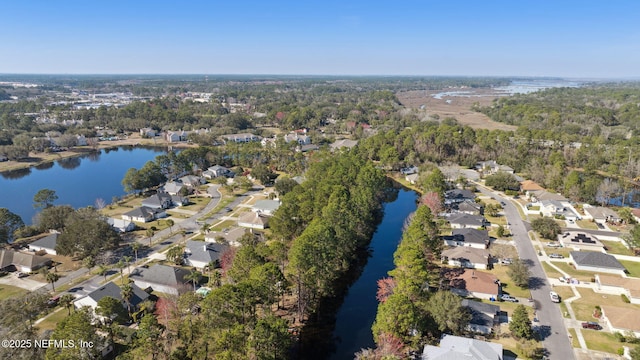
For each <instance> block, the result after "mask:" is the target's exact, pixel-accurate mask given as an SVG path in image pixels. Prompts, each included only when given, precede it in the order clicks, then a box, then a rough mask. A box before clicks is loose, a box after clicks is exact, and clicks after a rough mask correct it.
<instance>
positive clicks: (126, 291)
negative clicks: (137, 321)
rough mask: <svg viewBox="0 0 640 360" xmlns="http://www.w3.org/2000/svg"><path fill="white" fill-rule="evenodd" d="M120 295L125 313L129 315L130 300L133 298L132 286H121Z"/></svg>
mask: <svg viewBox="0 0 640 360" xmlns="http://www.w3.org/2000/svg"><path fill="white" fill-rule="evenodd" d="M120 295H121V296H122V300H123V301H124V302H125V304H127V312H128V313H129V315H131V298H132V297H133V286H131V283H125V284H122V286H121V287H120Z"/></svg>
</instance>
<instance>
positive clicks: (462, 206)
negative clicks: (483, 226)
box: [449, 200, 484, 216]
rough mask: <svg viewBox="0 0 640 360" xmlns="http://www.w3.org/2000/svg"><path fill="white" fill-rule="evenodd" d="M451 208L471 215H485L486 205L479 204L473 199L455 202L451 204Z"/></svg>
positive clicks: (453, 210)
mask: <svg viewBox="0 0 640 360" xmlns="http://www.w3.org/2000/svg"><path fill="white" fill-rule="evenodd" d="M449 210H450V211H451V212H453V213H461V214H469V215H476V216H480V215H484V206H482V205H481V204H478V203H477V202H475V201H472V200H465V201H462V202H457V203H453V204H451V205H450V208H449Z"/></svg>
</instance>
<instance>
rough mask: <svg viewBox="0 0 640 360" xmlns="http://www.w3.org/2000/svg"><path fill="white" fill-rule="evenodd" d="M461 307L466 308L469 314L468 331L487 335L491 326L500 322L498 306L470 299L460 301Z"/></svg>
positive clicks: (491, 328)
mask: <svg viewBox="0 0 640 360" xmlns="http://www.w3.org/2000/svg"><path fill="white" fill-rule="evenodd" d="M462 306H464V307H467V308H468V309H469V312H470V313H471V321H469V325H467V330H468V331H471V332H475V333H481V334H485V335H489V334H491V331H492V330H493V326H494V325H495V324H497V323H499V322H500V317H499V315H500V306H496V305H492V304H487V303H483V302H480V301H473V300H470V299H462Z"/></svg>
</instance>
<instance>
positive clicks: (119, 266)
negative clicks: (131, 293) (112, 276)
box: [116, 259, 127, 281]
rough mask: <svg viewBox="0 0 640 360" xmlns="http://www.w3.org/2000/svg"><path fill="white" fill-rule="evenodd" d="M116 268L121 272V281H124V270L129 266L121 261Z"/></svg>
mask: <svg viewBox="0 0 640 360" xmlns="http://www.w3.org/2000/svg"><path fill="white" fill-rule="evenodd" d="M116 267H117V268H118V270H120V281H124V273H123V270H124V268H125V267H127V264H125V262H124V260H123V259H120V260H119V261H118V262H117V263H116Z"/></svg>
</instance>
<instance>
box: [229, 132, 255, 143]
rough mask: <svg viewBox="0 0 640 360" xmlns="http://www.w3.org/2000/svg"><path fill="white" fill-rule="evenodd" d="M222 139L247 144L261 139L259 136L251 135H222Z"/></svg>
mask: <svg viewBox="0 0 640 360" xmlns="http://www.w3.org/2000/svg"><path fill="white" fill-rule="evenodd" d="M222 138H223V139H224V140H226V141H230V142H235V143H248V142H252V141H260V139H261V138H260V136H258V135H254V134H251V133H241V134H229V135H223V136H222Z"/></svg>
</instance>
